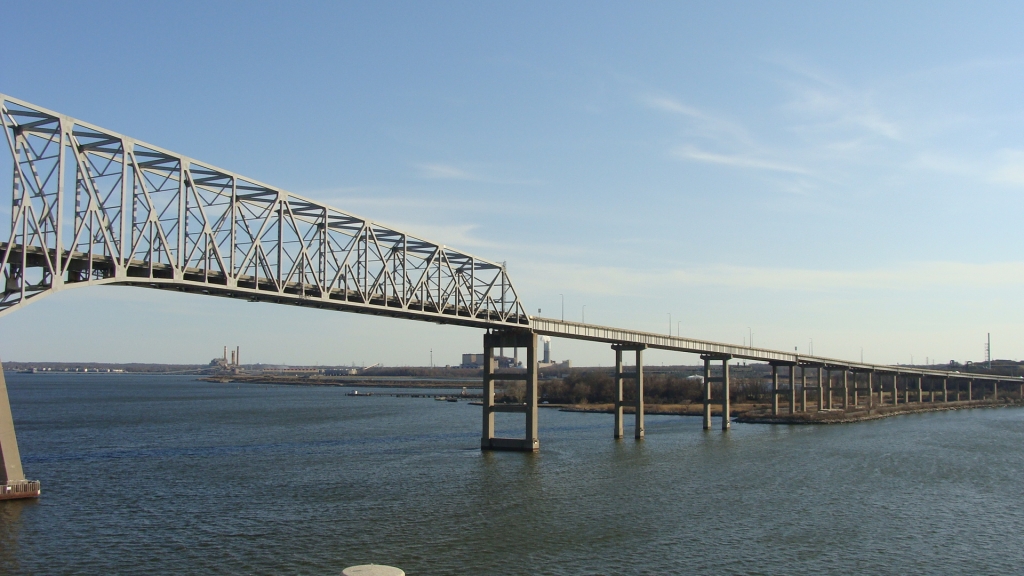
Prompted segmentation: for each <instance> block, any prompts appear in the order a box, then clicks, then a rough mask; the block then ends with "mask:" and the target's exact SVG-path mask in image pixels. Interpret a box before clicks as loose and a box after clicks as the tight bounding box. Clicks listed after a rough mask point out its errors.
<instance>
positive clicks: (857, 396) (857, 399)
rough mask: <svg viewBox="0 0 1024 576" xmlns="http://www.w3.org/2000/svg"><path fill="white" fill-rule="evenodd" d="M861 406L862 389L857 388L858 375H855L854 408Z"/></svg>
mask: <svg viewBox="0 0 1024 576" xmlns="http://www.w3.org/2000/svg"><path fill="white" fill-rule="evenodd" d="M858 406H860V388H858V387H857V373H856V372H854V373H853V407H854V408H856V407H858Z"/></svg>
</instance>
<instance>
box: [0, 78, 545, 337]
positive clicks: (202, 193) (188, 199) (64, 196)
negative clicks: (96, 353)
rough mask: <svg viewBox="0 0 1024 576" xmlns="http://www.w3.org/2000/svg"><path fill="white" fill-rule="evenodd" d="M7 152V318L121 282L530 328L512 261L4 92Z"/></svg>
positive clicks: (0, 256) (0, 248)
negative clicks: (81, 290)
mask: <svg viewBox="0 0 1024 576" xmlns="http://www.w3.org/2000/svg"><path fill="white" fill-rule="evenodd" d="M0 121H2V123H3V128H4V134H5V136H6V140H7V144H8V146H9V148H10V152H11V158H12V160H13V175H14V181H13V186H12V192H13V194H12V203H11V220H10V222H11V229H10V234H9V235H8V236H7V241H6V242H3V243H0V267H2V269H3V274H4V291H3V293H2V295H0V315H3V314H6V313H8V312H11V311H12V310H15V309H17V308H18V307H20V306H24V305H25V304H28V303H29V302H32V301H33V300H35V299H37V298H41V297H43V296H45V295H47V294H50V293H52V292H56V291H58V290H62V289H66V288H70V287H76V286H89V285H97V284H117V285H126V286H141V287H148V288H158V289H170V290H177V291H184V292H193V293H200V294H209V295H217V296H227V297H235V298H244V299H247V300H252V301H270V302H277V303H282V304H293V305H299V306H310V307H315V308H326V309H334V310H345V311H350V312H360V313H367V314H376V315H387V316H395V317H401V318H408V319H414V320H424V321H430V322H438V323H450V324H460V325H466V326H476V327H484V328H487V327H509V326H510V325H511V326H520V327H524V328H525V327H527V326H529V322H530V321H529V318H528V316H527V315H526V313H525V309H524V307H523V305H522V303H521V302H520V301H519V297H518V295H517V294H516V291H515V288H514V287H513V286H512V282H511V280H510V279H509V277H508V274H507V273H506V270H505V267H504V265H501V264H497V263H494V262H489V261H487V260H482V259H480V258H477V257H475V256H472V255H470V254H466V253H464V252H460V251H458V250H454V249H451V248H449V247H446V246H442V245H439V244H436V243H433V242H428V241H426V240H423V239H421V238H417V237H414V236H411V235H409V234H406V233H404V232H402V231H399V230H395V229H393V228H389V227H387V226H382V225H380V224H377V223H375V222H371V221H368V220H365V219H362V218H358V217H356V216H353V215H351V214H349V213H346V212H343V211H341V210H338V209H335V208H332V207H330V206H327V205H325V204H322V203H319V202H315V201H313V200H309V199H306V198H302V197H300V196H297V195H295V194H292V193H290V192H286V191H284V190H281V189H280V188H276V187H273V186H269V185H267V184H263V183H260V182H257V181H256V180H253V179H251V178H246V177H243V176H240V175H237V174H234V173H232V172H228V171H226V170H222V169H220V168H216V167H214V166H211V165H209V164H205V163H202V162H199V161H196V160H193V159H191V158H188V157H186V156H182V155H180V154H175V153H173V152H169V151H167V150H164V149H162V148H158V147H156V146H152V145H150V144H146V143H143V142H139V141H137V140H134V139H132V138H129V137H127V136H123V135H120V134H117V133H114V132H112V131H110V130H106V129H103V128H100V127H97V126H94V125H91V124H87V123H85V122H81V121H79V120H76V119H74V118H70V117H68V116H65V115H62V114H58V113H56V112H52V111H49V110H46V109H44V108H40V107H38V106H35V105H33V104H29V103H27V102H24V101H21V100H17V99H14V98H10V97H8V96H4V95H2V94H0Z"/></svg>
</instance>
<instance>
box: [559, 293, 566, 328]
mask: <svg viewBox="0 0 1024 576" xmlns="http://www.w3.org/2000/svg"><path fill="white" fill-rule="evenodd" d="M559 296H561V297H562V322H565V294H559Z"/></svg>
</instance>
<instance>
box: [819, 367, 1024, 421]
mask: <svg viewBox="0 0 1024 576" xmlns="http://www.w3.org/2000/svg"><path fill="white" fill-rule="evenodd" d="M822 372H824V370H822V368H821V366H818V411H819V412H820V411H822V410H824V409H825V385H824V384H823V383H822V381H821V376H822ZM1021 390H1022V391H1024V386H1021ZM831 395H832V393H831V392H829V396H831ZM1022 397H1024V394H1022ZM829 408H831V406H829Z"/></svg>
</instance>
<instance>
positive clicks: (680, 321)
mask: <svg viewBox="0 0 1024 576" xmlns="http://www.w3.org/2000/svg"><path fill="white" fill-rule="evenodd" d="M682 323H683V321H682V320H676V338H682V337H683V331H682V330H680V329H679V325H680V324H682Z"/></svg>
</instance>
